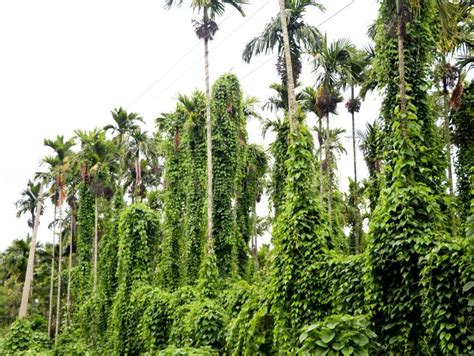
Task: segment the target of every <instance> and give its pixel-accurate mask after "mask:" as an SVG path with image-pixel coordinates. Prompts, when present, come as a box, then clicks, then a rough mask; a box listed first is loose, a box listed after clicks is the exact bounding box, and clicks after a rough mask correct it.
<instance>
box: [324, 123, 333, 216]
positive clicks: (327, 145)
mask: <svg viewBox="0 0 474 356" xmlns="http://www.w3.org/2000/svg"><path fill="white" fill-rule="evenodd" d="M325 151H326V152H325V154H326V175H327V177H328V217H329V224H331V222H332V167H331V153H330V142H329V114H327V115H326V143H325Z"/></svg>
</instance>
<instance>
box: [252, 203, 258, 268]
mask: <svg viewBox="0 0 474 356" xmlns="http://www.w3.org/2000/svg"><path fill="white" fill-rule="evenodd" d="M252 236H253V238H252V240H253V241H252V245H253V246H252V247H253V249H252V252H253V258H254V260H255V269H256V270H258V269H259V265H258V254H257V203H256V202H254V203H253V209H252Z"/></svg>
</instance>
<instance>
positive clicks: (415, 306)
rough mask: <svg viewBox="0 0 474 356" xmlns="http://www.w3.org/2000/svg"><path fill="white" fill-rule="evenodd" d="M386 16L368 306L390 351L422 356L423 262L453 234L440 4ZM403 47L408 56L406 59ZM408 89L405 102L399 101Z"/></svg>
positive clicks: (379, 57)
mask: <svg viewBox="0 0 474 356" xmlns="http://www.w3.org/2000/svg"><path fill="white" fill-rule="evenodd" d="M380 11H381V12H380V17H379V19H378V23H377V35H376V43H377V45H376V46H377V47H376V62H375V65H376V67H377V70H378V73H379V77H380V78H379V81H380V83H381V84H383V85H384V86H385V98H384V101H383V104H382V119H383V120H384V126H385V128H384V129H385V132H384V135H385V140H384V141H385V146H384V151H385V157H384V158H385V166H384V171H383V174H384V188H383V190H382V193H381V196H380V198H379V204H378V206H377V208H376V209H375V212H374V214H373V220H372V223H371V227H370V236H371V238H370V241H369V246H368V253H369V260H368V267H369V270H368V273H369V275H370V276H371V281H370V282H369V283H368V284H369V285H368V288H369V293H368V296H369V298H370V299H369V300H368V302H369V304H370V307H371V308H372V309H371V310H372V313H373V315H372V319H373V321H374V323H375V332H376V333H377V335H378V336H379V340H380V343H381V344H382V345H383V347H384V348H385V349H386V350H387V351H389V352H399V353H410V352H413V351H414V350H418V349H420V347H421V345H420V340H421V335H422V333H423V331H422V330H423V326H422V323H421V301H422V288H421V285H420V283H419V281H420V273H421V267H420V266H421V261H422V258H423V256H425V255H426V254H427V253H428V251H429V250H430V248H432V246H433V242H434V241H436V240H439V239H441V238H442V237H441V236H440V233H441V232H442V231H446V225H445V223H444V221H445V220H444V215H443V214H442V207H441V206H440V205H441V204H442V202H443V201H444V194H445V193H444V191H445V184H444V183H443V181H442V179H443V177H444V164H443V162H444V161H445V160H444V159H442V158H441V157H439V152H442V151H440V147H441V145H440V144H441V142H440V139H439V133H438V131H437V129H436V127H435V126H434V118H433V116H432V115H431V112H430V110H429V107H428V105H427V87H428V80H429V76H428V70H429V66H430V64H431V61H432V52H433V46H434V40H433V36H432V33H431V24H432V21H433V4H432V2H430V1H421V2H420V4H419V6H417V5H414V4H412V3H410V2H406V3H404V4H403V9H402V11H401V12H400V11H398V10H397V9H395V4H394V3H393V2H390V1H384V2H382V4H381V10H380ZM397 14H398V15H400V16H398V15H397ZM397 36H398V37H397ZM402 45H404V52H403V53H404V57H403V58H399V57H398V53H399V52H398V48H399V46H402ZM403 59H404V65H403V62H402V60H403ZM394 63H397V64H398V66H394ZM402 70H404V71H405V81H404V82H400V81H401V79H400V77H399V72H400V71H402ZM402 86H403V87H404V88H405V89H406V92H407V94H406V97H405V98H404V99H405V102H402V101H401V99H400V95H399V90H400V88H401V87H402Z"/></svg>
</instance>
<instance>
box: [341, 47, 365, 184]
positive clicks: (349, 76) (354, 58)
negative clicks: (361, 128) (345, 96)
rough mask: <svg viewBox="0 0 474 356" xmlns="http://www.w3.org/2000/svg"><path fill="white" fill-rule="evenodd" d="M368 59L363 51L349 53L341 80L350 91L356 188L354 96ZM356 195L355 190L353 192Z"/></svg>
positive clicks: (357, 105) (357, 107) (348, 106)
mask: <svg viewBox="0 0 474 356" xmlns="http://www.w3.org/2000/svg"><path fill="white" fill-rule="evenodd" d="M368 61H369V57H368V56H366V54H365V52H363V51H357V50H354V51H351V58H350V63H349V66H350V69H349V71H347V72H346V73H345V76H344V77H343V79H342V87H343V88H345V87H347V86H348V87H349V88H350V89H351V98H350V99H349V100H348V101H347V102H346V109H347V111H348V112H349V113H350V114H351V119H352V152H353V164H354V183H355V185H356V186H357V153H356V134H355V133H356V130H355V113H357V112H359V110H360V98H359V97H356V96H355V95H354V89H355V87H356V86H359V85H362V84H363V83H364V81H365V77H364V74H365V72H366V68H367V66H368V64H369V62H368ZM355 192H356V193H357V190H355Z"/></svg>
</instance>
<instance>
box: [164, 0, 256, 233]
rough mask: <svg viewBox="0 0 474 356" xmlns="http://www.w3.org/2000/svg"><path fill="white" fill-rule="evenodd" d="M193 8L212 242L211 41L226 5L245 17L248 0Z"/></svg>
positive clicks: (169, 0) (177, 0)
mask: <svg viewBox="0 0 474 356" xmlns="http://www.w3.org/2000/svg"><path fill="white" fill-rule="evenodd" d="M183 1H184V0H164V2H165V6H166V7H167V8H168V9H169V8H171V7H172V6H174V5H177V6H181V5H182V3H183ZM189 2H190V5H191V8H192V9H193V10H194V11H197V12H198V13H199V14H201V13H202V20H200V21H196V20H194V21H193V24H194V29H195V32H196V35H197V36H198V38H199V39H200V40H203V41H204V72H205V86H206V130H207V238H208V240H209V241H212V230H213V226H212V201H213V198H212V120H211V89H210V84H209V41H212V39H213V38H214V35H215V34H216V32H217V31H218V29H219V26H218V25H217V23H216V21H215V20H216V18H217V17H219V16H222V15H223V14H224V12H225V8H226V5H230V6H232V7H233V8H234V9H236V10H237V11H238V12H240V14H241V15H242V16H245V13H244V11H243V5H245V4H246V3H247V1H246V0H190V1H189Z"/></svg>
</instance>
